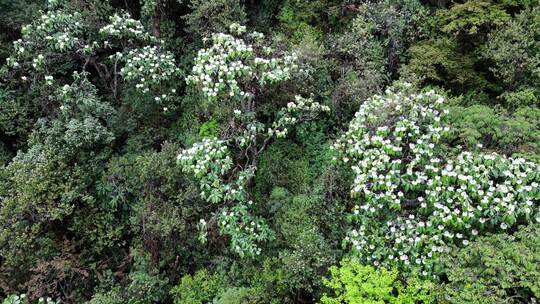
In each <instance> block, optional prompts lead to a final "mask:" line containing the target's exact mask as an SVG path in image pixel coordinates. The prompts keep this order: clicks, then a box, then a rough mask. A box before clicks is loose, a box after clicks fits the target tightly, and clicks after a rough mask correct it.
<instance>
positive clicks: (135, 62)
mask: <svg viewBox="0 0 540 304" xmlns="http://www.w3.org/2000/svg"><path fill="white" fill-rule="evenodd" d="M117 56H118V57H120V58H121V59H122V60H124V61H125V66H124V67H123V68H122V69H121V71H120V72H121V74H122V76H123V77H124V80H126V81H127V82H133V83H136V85H135V87H136V89H137V90H138V91H140V92H142V93H147V92H148V91H150V90H156V91H158V90H160V89H161V87H162V84H163V83H167V82H170V81H172V80H174V79H175V77H176V76H177V75H178V73H179V69H178V67H177V66H176V62H175V60H174V56H173V55H172V54H171V53H170V52H164V51H161V50H159V49H158V48H157V47H156V46H146V47H143V48H140V49H134V50H131V51H129V53H128V54H127V55H125V56H123V55H121V53H118V54H117ZM169 97H170V96H169V95H168V94H165V95H164V96H158V97H157V98H158V99H159V100H157V101H160V100H161V99H168V98H169Z"/></svg>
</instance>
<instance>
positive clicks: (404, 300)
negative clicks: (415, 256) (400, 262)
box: [321, 260, 436, 304]
mask: <svg viewBox="0 0 540 304" xmlns="http://www.w3.org/2000/svg"><path fill="white" fill-rule="evenodd" d="M330 275H331V278H330V279H323V283H324V285H325V286H326V287H328V288H330V289H331V290H332V292H331V294H330V295H329V294H325V295H324V296H323V297H322V298H321V303H323V304H342V303H345V304H364V303H373V304H375V303H380V304H383V303H392V304H393V303H395V304H417V303H424V304H428V303H435V295H436V293H435V288H434V284H433V283H431V282H429V281H422V280H419V279H411V280H410V281H409V282H407V283H406V284H403V283H402V282H401V281H400V280H399V279H398V272H397V271H396V270H387V269H385V268H378V269H375V268H374V267H372V266H364V265H362V264H360V263H358V262H357V261H354V260H343V261H342V262H341V265H340V267H336V266H332V267H331V268H330Z"/></svg>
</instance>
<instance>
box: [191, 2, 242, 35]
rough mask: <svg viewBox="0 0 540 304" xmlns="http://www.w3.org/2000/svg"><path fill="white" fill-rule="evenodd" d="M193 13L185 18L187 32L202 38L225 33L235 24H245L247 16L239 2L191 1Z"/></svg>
mask: <svg viewBox="0 0 540 304" xmlns="http://www.w3.org/2000/svg"><path fill="white" fill-rule="evenodd" d="M189 7H190V8H191V12H190V13H189V14H187V15H186V16H184V18H185V20H186V24H187V31H188V32H189V33H191V34H195V35H198V36H200V37H209V36H210V35H211V34H212V33H220V32H225V31H226V30H227V29H228V28H229V26H230V25H231V24H233V23H238V24H244V23H245V22H246V19H247V16H246V12H245V10H244V7H243V5H242V2H241V1H239V0H215V1H205V0H190V1H189Z"/></svg>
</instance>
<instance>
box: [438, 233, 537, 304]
mask: <svg viewBox="0 0 540 304" xmlns="http://www.w3.org/2000/svg"><path fill="white" fill-rule="evenodd" d="M539 228H540V227H539V226H538V225H531V226H529V227H522V228H521V229H520V230H518V231H517V232H516V233H515V234H513V235H512V234H510V235H509V234H495V235H488V236H485V237H482V238H479V239H478V240H476V241H474V242H473V243H471V245H470V246H468V247H465V248H462V249H459V250H456V251H454V252H453V253H452V254H451V255H449V256H448V257H446V258H444V263H445V265H446V266H447V268H448V271H447V272H446V275H447V276H448V281H449V282H448V283H446V284H444V285H443V286H442V288H441V290H442V291H443V293H442V295H441V296H442V299H441V301H447V302H449V303H471V304H480V303H508V304H511V303H516V304H517V303H535V302H536V301H538V300H539V299H540V282H539V281H538V277H540V229H539Z"/></svg>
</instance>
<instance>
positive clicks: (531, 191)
mask: <svg viewBox="0 0 540 304" xmlns="http://www.w3.org/2000/svg"><path fill="white" fill-rule="evenodd" d="M405 87H407V85H405ZM443 103H444V98H443V97H442V96H440V95H438V94H435V93H434V92H433V91H429V92H425V93H413V92H410V90H408V89H405V90H404V92H394V91H391V90H389V91H387V94H386V95H384V96H374V97H373V98H371V99H369V100H367V101H366V102H365V103H364V104H363V105H362V106H361V108H360V110H359V111H358V112H357V113H356V117H355V118H354V119H353V121H352V122H351V123H350V126H349V130H348V131H347V132H346V133H345V134H344V135H343V136H342V137H341V138H340V139H339V140H338V141H337V142H336V143H335V145H334V148H335V149H337V150H338V151H339V155H340V159H341V161H343V162H345V163H350V164H351V169H352V170H353V172H354V174H355V180H354V184H353V187H352V190H351V195H352V196H353V197H354V198H356V199H357V200H358V203H357V204H356V205H355V207H354V209H353V214H352V215H351V219H352V221H353V223H354V224H355V226H356V227H355V229H353V230H351V231H350V233H349V235H348V236H347V238H346V241H347V242H348V243H350V244H351V245H352V247H353V250H354V252H355V253H356V254H357V255H358V256H359V257H360V259H361V260H362V261H363V262H365V263H369V264H373V265H383V266H391V267H394V266H397V267H400V268H402V269H406V270H408V271H411V272H420V273H422V274H423V275H433V274H437V273H439V271H440V270H441V269H440V265H439V263H438V258H439V256H440V255H441V254H442V253H444V252H446V251H448V249H449V247H450V246H452V245H456V246H466V245H467V244H469V242H470V240H472V239H474V238H475V237H476V236H477V235H481V234H483V233H485V232H487V231H493V230H499V229H501V230H506V229H509V228H512V227H514V226H515V225H516V224H518V223H520V222H530V221H538V222H540V208H539V204H538V202H539V198H540V187H539V182H540V174H539V173H540V166H539V165H538V164H535V163H531V162H527V161H525V160H524V159H520V158H518V159H512V158H505V157H503V156H499V155H497V154H477V153H470V152H463V153H461V154H459V155H458V156H457V157H456V158H455V159H442V156H441V145H440V140H441V139H442V138H443V137H444V136H446V134H447V133H448V131H449V129H448V127H446V126H445V125H444V120H445V113H446V111H445V110H442V105H443Z"/></svg>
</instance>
